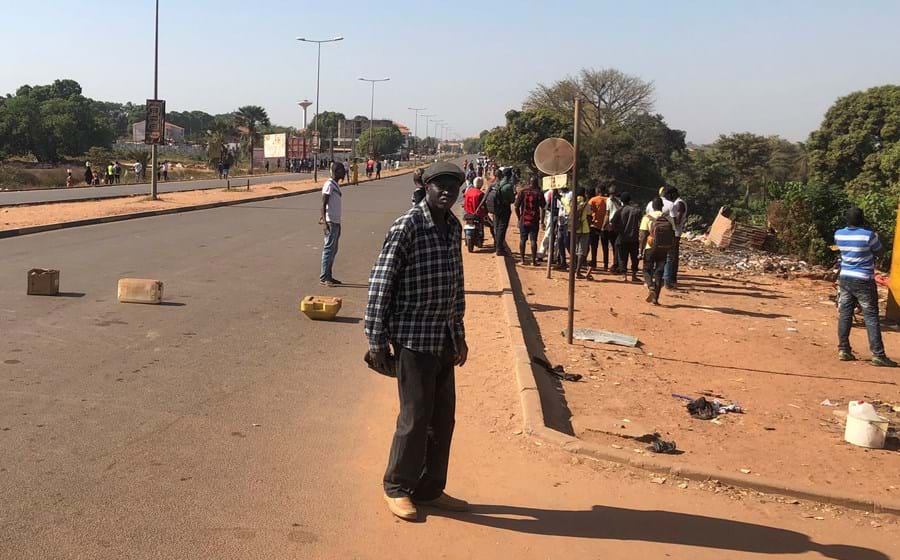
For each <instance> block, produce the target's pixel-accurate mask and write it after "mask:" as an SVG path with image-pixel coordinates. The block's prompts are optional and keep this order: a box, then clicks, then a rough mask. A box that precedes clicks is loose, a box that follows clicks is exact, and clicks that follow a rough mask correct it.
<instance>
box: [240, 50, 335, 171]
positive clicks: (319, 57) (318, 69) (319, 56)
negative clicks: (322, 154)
mask: <svg viewBox="0 0 900 560" xmlns="http://www.w3.org/2000/svg"><path fill="white" fill-rule="evenodd" d="M297 40H298V41H303V42H304V43H315V44H316V46H317V47H318V53H317V55H316V116H315V119H316V139H318V140H319V145H318V147H317V148H316V162H315V165H313V181H318V180H319V150H320V149H321V147H322V142H321V139H319V78H320V76H321V70H322V43H334V42H337V41H343V40H344V38H343V37H335V38H334V39H323V40H319V41H317V40H315V39H306V38H305V37H297ZM250 157H251V158H252V157H253V155H252V154H251V155H250Z"/></svg>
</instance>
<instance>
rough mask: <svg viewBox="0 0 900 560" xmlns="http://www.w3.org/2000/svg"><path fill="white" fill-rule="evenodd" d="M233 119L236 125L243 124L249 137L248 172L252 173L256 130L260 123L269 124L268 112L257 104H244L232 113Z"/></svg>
mask: <svg viewBox="0 0 900 560" xmlns="http://www.w3.org/2000/svg"><path fill="white" fill-rule="evenodd" d="M234 119H235V122H236V123H237V125H238V126H243V127H245V128H246V129H247V136H248V137H249V144H250V150H249V154H250V174H251V175H252V174H253V148H254V147H255V146H256V137H257V136H258V132H257V130H258V128H259V126H260V125H263V126H269V125H270V124H272V123H271V121H269V114H268V113H266V110H265V109H263V108H262V107H260V106H259V105H244V106H243V107H238V110H237V111H236V112H235V113H234Z"/></svg>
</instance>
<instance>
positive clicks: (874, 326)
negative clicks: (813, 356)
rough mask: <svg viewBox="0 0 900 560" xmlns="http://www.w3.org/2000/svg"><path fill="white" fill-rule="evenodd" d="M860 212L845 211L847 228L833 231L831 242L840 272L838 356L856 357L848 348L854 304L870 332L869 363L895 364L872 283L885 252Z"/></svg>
mask: <svg viewBox="0 0 900 560" xmlns="http://www.w3.org/2000/svg"><path fill="white" fill-rule="evenodd" d="M864 225H865V218H864V216H863V211H862V210H861V209H859V208H857V207H856V206H851V207H850V209H849V210H848V211H847V227H845V228H843V229H839V230H837V231H836V232H835V233H834V242H835V244H836V245H837V247H838V249H839V250H840V252H841V273H840V278H839V279H838V283H839V285H840V294H839V296H838V310H839V315H838V357H840V359H841V360H842V361H845V362H849V361H852V360H855V359H856V356H854V355H853V351H852V350H851V348H850V327H851V326H852V325H853V312H854V311H855V310H856V306H857V305H859V307H860V308H862V312H863V319H865V322H866V332H867V333H868V335H869V350H871V351H872V365H876V366H882V367H897V363H896V362H894V361H893V360H891V359H890V358H888V357H887V356H886V355H885V353H884V343H883V342H882V340H881V326H880V325H879V323H878V288H877V287H876V286H875V257H876V256H879V257H880V256H881V255H882V254H883V253H884V247H883V246H882V245H881V241H879V240H878V234H877V233H875V232H874V231H871V230H869V229H866V228H865V227H864Z"/></svg>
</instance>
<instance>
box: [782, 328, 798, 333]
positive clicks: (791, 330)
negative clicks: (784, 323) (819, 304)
mask: <svg viewBox="0 0 900 560" xmlns="http://www.w3.org/2000/svg"><path fill="white" fill-rule="evenodd" d="M784 330H786V331H787V332H800V329H798V328H797V327H788V328H786V329H784Z"/></svg>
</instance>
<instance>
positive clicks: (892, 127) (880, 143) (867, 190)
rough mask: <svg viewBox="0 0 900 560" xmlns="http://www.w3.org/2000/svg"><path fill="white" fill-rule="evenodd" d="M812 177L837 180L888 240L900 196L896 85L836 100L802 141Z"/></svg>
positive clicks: (899, 94)
mask: <svg viewBox="0 0 900 560" xmlns="http://www.w3.org/2000/svg"><path fill="white" fill-rule="evenodd" d="M807 149H808V153H809V170H810V175H811V177H812V178H813V179H815V180H817V181H820V182H822V183H826V184H834V185H840V186H842V187H844V188H845V189H846V190H847V194H848V196H849V199H850V201H852V202H853V203H854V204H857V205H858V206H859V207H860V208H862V209H863V210H864V211H865V213H866V219H867V220H868V221H869V222H870V223H871V224H872V226H873V227H875V229H877V230H878V231H879V234H880V235H881V237H882V239H883V240H884V241H886V242H887V245H888V246H889V247H890V246H892V245H893V237H894V229H895V225H896V224H895V216H896V212H897V199H898V196H900V86H897V85H886V86H880V87H874V88H871V89H868V90H865V91H858V92H855V93H851V94H850V95H847V96H845V97H841V98H840V99H838V100H837V101H836V102H835V104H834V105H832V107H831V108H830V109H828V112H826V113H825V119H824V120H823V121H822V125H821V126H820V127H819V129H818V130H816V131H815V132H813V133H812V134H810V137H809V141H808V142H807Z"/></svg>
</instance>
